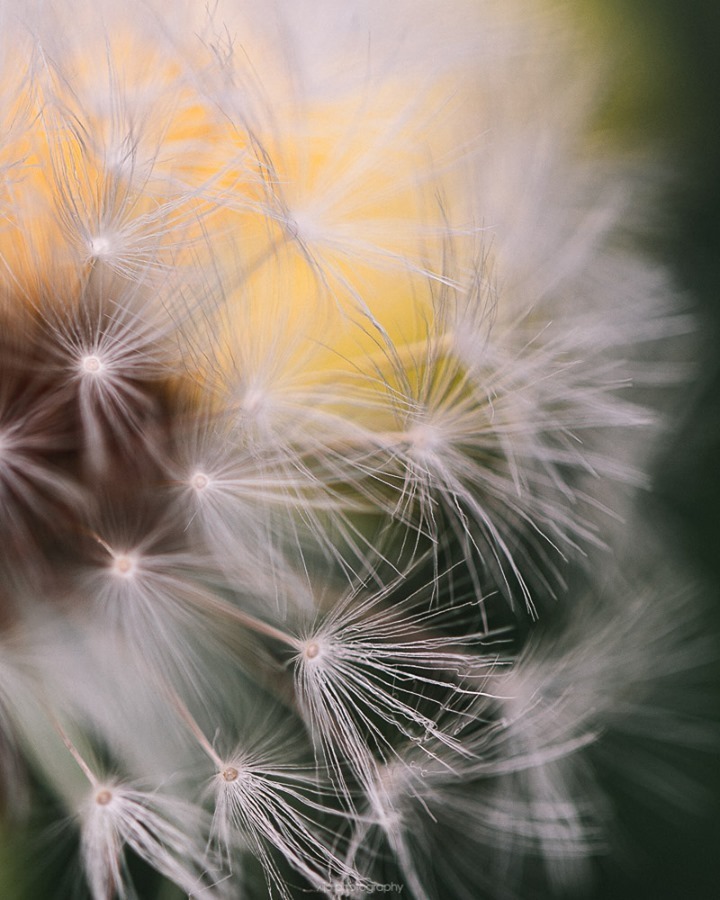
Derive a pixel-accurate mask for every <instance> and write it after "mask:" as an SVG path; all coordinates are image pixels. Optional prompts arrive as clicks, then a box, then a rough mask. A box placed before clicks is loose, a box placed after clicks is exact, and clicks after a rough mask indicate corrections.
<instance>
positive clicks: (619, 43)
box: [587, 0, 720, 900]
mask: <svg viewBox="0 0 720 900" xmlns="http://www.w3.org/2000/svg"><path fill="white" fill-rule="evenodd" d="M587 6H588V15H589V16H593V17H594V16H596V15H599V16H600V24H601V27H602V28H604V29H606V31H607V36H608V40H609V41H610V44H611V46H614V47H616V50H617V58H616V67H615V72H614V77H615V88H614V91H613V96H612V100H611V102H610V108H611V115H612V116H613V117H619V119H620V121H621V122H622V124H623V126H624V128H625V130H626V133H627V136H628V140H629V142H630V146H632V145H633V144H636V145H637V146H639V147H650V148H654V149H655V151H656V153H655V154H654V156H655V158H657V160H658V162H660V163H662V164H664V166H665V168H666V171H667V177H666V183H667V187H666V189H665V190H664V194H663V197H662V211H663V213H664V221H662V222H661V227H660V230H659V232H658V234H657V235H654V236H653V239H652V244H651V247H650V249H651V252H652V253H653V254H654V255H655V257H656V258H657V259H658V262H659V263H662V264H664V265H666V266H667V267H669V269H670V271H671V274H672V277H673V278H674V280H675V284H676V286H677V289H678V293H679V295H680V296H681V297H683V298H684V302H685V304H686V305H687V307H688V308H690V309H692V310H693V311H694V312H695V314H696V316H697V320H698V323H699V328H698V329H697V340H696V344H695V348H694V350H693V356H694V357H695V359H696V362H697V364H698V368H697V375H696V376H695V377H694V379H693V381H692V382H691V383H690V384H688V385H686V386H685V387H684V388H683V389H682V393H681V396H680V397H679V398H678V400H677V402H676V405H675V413H674V424H673V432H674V434H673V438H672V440H671V441H670V442H669V443H668V445H667V446H666V447H665V448H664V450H663V452H662V453H661V456H660V458H659V459H658V461H657V464H656V478H655V485H656V487H655V490H654V492H653V494H652V495H651V496H649V497H648V498H647V499H646V501H645V504H644V505H645V508H646V512H647V515H648V517H650V518H651V519H652V520H653V521H654V523H655V525H656V526H657V528H658V530H659V531H660V532H661V533H662V534H663V537H664V541H665V544H666V546H667V547H668V551H669V552H672V551H674V552H676V554H677V561H678V562H679V563H680V564H681V565H685V566H686V567H687V572H688V573H689V575H690V576H691V577H692V580H693V584H692V585H690V589H691V590H695V591H697V592H698V594H700V595H703V596H704V597H705V598H706V602H707V611H706V613H705V623H706V630H707V632H708V634H710V635H713V634H714V635H715V636H716V638H715V640H714V646H715V649H716V651H717V653H716V655H715V660H714V662H713V663H712V664H711V665H710V666H709V667H705V669H704V670H703V671H701V672H699V673H698V674H699V678H698V684H699V688H698V690H699V691H702V698H701V701H700V702H701V703H704V702H706V701H707V703H708V704H709V706H710V713H711V714H714V719H715V723H716V724H717V727H718V729H720V0H595V2H594V3H587ZM699 696H700V694H699ZM718 733H720V730H719V732H718ZM717 747H720V740H716V741H715V748H717ZM676 756H677V761H678V762H679V763H680V767H681V772H680V774H679V775H678V781H677V785H676V788H677V789H678V791H679V792H680V793H682V791H683V785H684V783H685V782H684V781H683V780H682V779H683V778H685V777H689V778H690V779H691V781H695V782H696V783H697V784H699V785H700V786H701V789H702V791H703V793H704V798H703V803H702V806H701V807H700V808H697V809H696V810H695V812H694V813H693V812H685V811H683V810H682V809H679V808H678V809H674V808H666V809H664V810H663V809H661V808H660V807H658V808H657V809H655V808H654V807H652V806H645V805H644V804H643V803H642V802H640V803H638V802H637V799H636V798H635V797H634V796H633V794H632V791H631V790H627V789H621V791H620V794H619V796H620V797H621V798H622V800H621V806H620V812H621V819H622V823H623V826H624V828H625V829H626V831H627V844H626V848H627V858H626V859H625V860H620V862H621V865H620V866H618V859H617V858H614V860H613V865H612V866H607V867H605V869H604V871H603V876H602V880H601V882H600V884H599V885H598V886H597V889H596V891H595V892H594V893H593V898H597V900H605V898H607V900H614V898H643V900H645V898H647V900H650V898H652V900H665V898H667V900H670V898H678V900H681V898H682V900H715V898H720V752H718V750H717V749H714V750H713V749H709V750H706V751H704V752H703V751H699V750H692V749H690V748H683V747H680V748H679V749H678V751H677V754H676ZM690 787H691V782H688V788H689V789H690Z"/></svg>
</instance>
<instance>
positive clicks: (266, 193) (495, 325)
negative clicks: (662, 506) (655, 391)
mask: <svg viewBox="0 0 720 900" xmlns="http://www.w3.org/2000/svg"><path fill="white" fill-rule="evenodd" d="M116 6H117V5H116V4H110V3H100V4H93V6H92V8H90V5H89V4H85V3H82V2H78V3H66V4H62V8H61V9H56V8H52V7H50V6H49V5H47V4H45V3H37V4H31V5H30V6H28V7H26V6H23V7H22V9H21V8H20V6H19V5H17V4H14V3H12V2H5V3H4V4H3V6H2V10H3V15H4V19H3V23H2V24H3V28H2V40H3V41H4V47H3V53H2V73H1V75H0V77H1V79H2V86H3V87H2V98H1V101H0V102H1V103H2V106H1V107H0V121H1V122H2V132H1V134H2V137H1V138H0V165H1V166H2V184H1V186H0V191H1V193H0V203H1V204H2V220H1V222H0V228H1V232H0V258H1V260H2V267H1V268H0V279H1V284H2V300H1V306H0V316H1V320H2V336H1V337H0V343H1V345H2V356H1V358H0V367H1V372H0V378H1V381H0V530H1V537H0V567H1V568H0V586H1V590H2V593H1V594H0V602H1V607H0V613H1V615H0V622H1V628H2V632H1V634H0V641H1V642H2V655H1V656H0V712H1V715H0V726H1V729H2V754H1V757H0V767H1V769H2V774H3V777H4V782H5V790H4V795H3V796H4V803H5V815H6V819H7V821H8V822H12V823H13V827H14V828H16V829H18V828H24V827H28V833H30V831H31V830H32V832H33V833H34V834H35V833H37V831H38V829H40V826H38V825H32V824H31V825H28V823H33V822H34V819H33V816H34V815H35V811H37V809H38V808H40V807H42V806H47V805H49V806H50V808H51V809H53V810H56V812H57V815H56V819H57V823H56V824H55V825H54V826H51V827H50V830H49V831H47V830H46V831H43V830H42V829H40V833H41V835H43V836H42V837H41V838H40V841H41V842H42V841H46V840H50V841H51V842H55V841H56V839H58V835H65V836H66V837H67V840H68V846H72V847H73V852H74V853H76V856H77V861H78V862H77V863H73V864H72V866H70V867H68V870H67V871H68V874H67V883H63V884H60V885H57V886H56V887H55V888H53V890H55V894H54V895H53V896H57V897H63V896H66V894H68V893H71V892H73V891H75V892H80V894H81V895H82V892H83V891H89V893H90V895H91V896H92V898H93V900H112V898H116V897H117V898H124V897H134V896H139V897H142V898H146V897H147V898H151V897H155V896H157V897H160V896H161V892H162V891H165V890H169V888H168V886H167V881H169V882H173V883H174V884H175V885H177V886H178V888H179V889H180V890H181V891H184V892H185V893H186V894H188V895H192V896H196V897H201V896H202V897H227V898H236V897H246V896H247V897H249V898H250V897H263V896H267V894H268V892H269V893H270V894H271V895H272V896H278V897H290V896H302V895H303V892H307V891H310V892H311V893H312V892H313V891H316V892H319V893H320V894H328V895H331V896H332V895H338V894H346V895H350V896H354V895H357V896H362V895H365V894H367V893H372V892H375V891H380V890H382V891H384V892H388V891H391V890H397V891H398V892H399V891H401V890H402V892H403V893H404V895H405V896H412V897H414V898H417V900H421V898H434V897H448V896H450V897H458V898H462V897H466V898H468V900H470V898H477V897H478V896H487V897H490V898H494V897H498V898H500V897H502V898H505V897H515V896H517V897H523V898H528V897H533V896H538V897H545V896H551V895H553V894H554V893H555V892H560V893H562V892H567V891H570V892H571V893H572V892H573V891H578V890H580V889H581V888H580V886H581V885H583V884H585V883H586V882H587V879H588V878H589V877H590V875H591V870H592V859H593V857H595V856H597V855H598V854H600V853H605V852H608V851H610V850H611V849H612V844H613V834H614V832H613V827H612V802H611V798H608V797H607V796H605V794H604V792H603V790H602V784H601V781H602V780H601V779H599V778H598V777H597V775H596V762H597V760H596V756H595V755H594V754H595V753H596V752H597V751H598V747H599V754H600V756H602V747H603V741H604V740H605V738H604V737H603V735H605V733H606V732H610V733H611V734H612V735H614V737H612V738H611V739H610V740H611V741H612V740H621V739H622V736H623V734H625V733H631V734H632V733H641V734H643V735H648V736H650V737H651V738H652V737H655V736H656V735H657V734H660V733H666V732H668V731H669V730H671V728H672V727H675V726H677V723H678V721H679V718H678V717H677V716H676V715H675V713H673V710H672V708H671V706H672V705H671V704H669V703H665V704H664V705H663V706H662V707H661V706H655V705H654V700H653V697H654V692H655V691H656V690H657V691H664V687H663V685H664V679H667V678H669V677H676V679H677V678H681V677H682V673H683V671H684V670H685V669H686V668H690V667H691V666H692V665H693V664H695V663H697V662H698V661H699V660H698V653H699V649H698V648H699V644H693V643H692V634H691V632H692V627H691V623H692V619H693V613H692V605H691V604H690V603H689V602H688V601H685V600H682V599H681V598H679V597H678V596H676V595H675V594H673V593H672V591H670V592H669V593H670V594H671V596H667V594H668V587H667V584H665V585H664V586H663V590H662V591H655V590H654V589H653V588H652V587H650V588H648V587H647V586H645V587H644V588H643V589H642V590H640V589H638V588H637V587H636V586H635V585H634V584H629V583H628V582H627V581H626V580H625V578H626V577H627V573H625V576H623V575H622V574H621V572H620V570H619V561H618V553H617V551H614V550H613V549H612V547H613V545H614V544H618V543H620V542H621V541H626V533H627V531H629V530H630V528H629V526H623V525H621V526H618V521H619V520H620V519H621V516H626V517H627V516H629V515H630V512H629V510H630V503H631V498H632V492H633V489H635V488H637V487H642V486H644V484H645V483H646V481H647V477H646V475H645V474H644V470H645V467H646V465H647V458H648V454H649V450H648V448H649V446H650V445H651V444H652V440H654V439H655V438H656V435H657V434H658V428H657V421H658V416H657V414H656V413H655V412H650V411H649V409H647V408H646V406H645V405H644V404H645V402H646V401H647V397H648V394H649V390H648V388H656V387H657V383H658V382H661V381H662V380H663V379H662V378H661V377H660V374H661V366H660V364H659V363H654V362H653V359H660V358H661V357H662V354H663V353H664V352H667V347H668V345H669V344H670V342H671V339H672V338H673V337H674V336H675V335H676V334H678V333H681V332H682V331H683V330H686V328H687V322H686V321H685V320H684V319H683V317H681V316H677V315H673V314H672V309H671V305H670V303H669V302H668V300H667V297H666V293H667V292H666V289H665V284H664V279H663V277H662V275H661V274H660V275H659V274H658V273H657V271H656V268H655V267H654V266H651V265H650V264H648V263H647V262H646V261H645V260H643V259H642V258H641V257H640V255H639V254H638V252H637V250H636V245H637V241H636V238H635V236H634V235H633V232H632V229H633V227H634V228H636V229H637V228H638V226H640V224H641V222H642V214H641V213H638V210H639V209H640V210H641V209H642V206H643V204H644V203H645V201H646V199H647V198H645V197H644V193H645V190H646V188H645V186H644V184H643V180H642V179H641V178H639V177H638V172H636V171H634V167H633V166H630V165H624V164H621V163H620V162H615V161H614V160H613V157H614V156H615V153H614V152H613V148H612V145H611V143H610V139H609V138H608V137H607V136H601V135H600V134H599V133H598V129H597V128H596V127H594V119H593V116H594V112H595V110H594V107H595V102H594V98H595V96H596V93H597V91H598V89H599V85H598V84H597V83H596V81H597V80H598V79H597V77H596V76H595V75H594V74H593V72H594V71H595V67H594V65H593V61H592V52H591V50H589V49H588V46H587V45H586V44H585V43H584V42H583V39H581V37H580V36H579V35H578V34H575V33H574V32H573V30H572V28H571V27H570V23H569V22H567V21H565V20H564V19H563V17H562V16H558V14H556V13H555V12H548V10H547V9H545V8H538V7H536V6H535V5H534V4H529V3H520V2H519V3H514V2H513V3H507V2H504V3H502V4H500V3H495V2H483V3H470V2H455V3H452V4H450V5H449V8H448V9H443V11H442V15H440V9H439V6H438V4H435V3H430V2H428V3H425V2H420V3H417V2H415V3H412V4H410V3H408V4H405V3H398V4H393V5H392V8H386V7H385V5H384V4H382V3H377V4H376V3H372V2H363V3H354V2H352V3H345V4H341V3H337V2H333V3H331V2H320V3H310V2H308V3H305V2H295V3H289V2H288V3H279V4H277V5H272V6H266V5H265V4H261V3H259V2H257V3H256V2H242V3H241V2H238V3H229V2H228V3H222V4H218V5H217V6H214V7H213V8H212V9H211V10H207V9H202V8H200V6H199V5H197V4H188V5H187V8H186V7H184V6H182V5H181V4H173V5H170V4H168V5H163V4H162V3H161V2H160V0H154V2H152V3H150V4H138V5H137V6H135V5H130V6H128V5H123V7H122V9H121V10H119V9H116V8H115V7H116ZM636 166H637V164H636ZM638 168H640V169H641V167H638ZM648 346H651V348H652V349H650V350H649V349H648ZM638 388H641V389H644V390H642V398H643V401H644V402H643V403H641V402H639V399H638V398H639V397H640V395H641V392H640V391H639V390H638ZM638 527H639V526H635V525H634V526H633V528H632V530H633V531H635V530H636V529H637V528H638ZM638 546H639V544H638ZM640 552H641V551H640V550H639V549H638V550H637V553H638V554H640ZM634 567H635V568H636V569H638V570H639V569H640V568H641V564H640V563H639V562H638V561H637V559H636V560H635V566H634ZM616 569H617V571H615V570H616ZM637 580H638V581H641V580H642V579H640V578H638V579H637ZM569 585H572V588H571V587H569ZM688 622H690V627H687V623H688ZM688 647H689V649H688ZM676 683H677V682H676ZM665 696H667V694H666V692H665ZM701 731H702V729H700V731H699V732H698V740H699V741H702V740H705V736H704V734H702V733H700V732H701ZM611 746H612V744H611ZM621 746H622V745H621ZM658 765H659V763H658ZM657 781H658V783H659V784H660V783H662V781H663V775H662V773H660V775H659V776H658V778H657ZM48 834H49V835H51V837H50V838H48V837H47V835H48ZM34 839H37V838H34ZM38 853H39V854H40V850H39V851H38ZM152 870H155V872H156V873H158V875H154V874H153V871H152ZM81 884H82V885H83V886H82V887H81V886H80V885H81ZM8 890H11V889H10V888H8ZM12 890H15V891H16V893H17V896H18V897H21V896H22V897H24V896H25V894H24V893H23V888H22V887H21V886H19V885H18V887H17V888H12ZM29 890H32V889H29ZM36 895H37V894H36ZM27 896H32V894H28V895H27Z"/></svg>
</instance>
